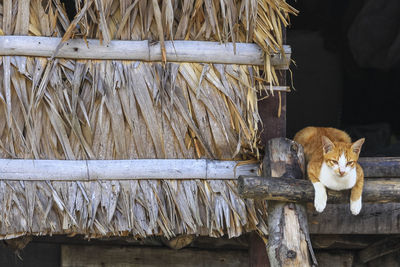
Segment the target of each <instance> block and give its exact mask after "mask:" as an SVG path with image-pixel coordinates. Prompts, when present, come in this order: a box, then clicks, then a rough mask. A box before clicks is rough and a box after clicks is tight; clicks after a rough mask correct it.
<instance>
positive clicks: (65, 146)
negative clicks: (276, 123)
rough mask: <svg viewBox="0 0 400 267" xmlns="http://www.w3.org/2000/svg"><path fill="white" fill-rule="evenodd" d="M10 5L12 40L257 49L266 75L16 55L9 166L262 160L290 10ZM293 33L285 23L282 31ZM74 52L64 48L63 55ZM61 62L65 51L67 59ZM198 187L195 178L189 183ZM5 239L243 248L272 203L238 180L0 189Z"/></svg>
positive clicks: (5, 17)
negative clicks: (198, 239) (71, 9)
mask: <svg viewBox="0 0 400 267" xmlns="http://www.w3.org/2000/svg"><path fill="white" fill-rule="evenodd" d="M76 7H77V10H78V12H77V15H76V17H75V19H74V20H73V21H72V22H70V21H69V19H68V17H67V15H66V12H65V10H64V8H63V5H62V4H61V3H60V2H59V0H54V1H47V0H45V1H36V0H31V1H18V2H17V1H9V0H4V1H3V2H2V3H0V34H2V35H35V36H52V37H63V41H66V40H68V39H70V38H97V39H101V40H102V41H103V42H104V44H107V43H109V42H110V40H112V39H122V40H144V39H149V40H154V41H160V43H161V45H162V44H163V42H164V40H178V39H184V40H214V41H215V40H216V41H221V42H229V41H230V42H239V41H241V42H255V43H257V44H258V45H260V46H261V47H262V48H263V50H264V51H265V53H266V61H265V62H266V66H265V68H264V70H265V74H266V76H265V77H257V75H256V73H258V72H259V69H258V67H255V66H239V65H218V64H214V65H211V64H198V63H196V64H194V63H181V64H175V63H165V62H164V63H162V62H160V63H156V62H154V63H145V62H129V61H111V60H109V61H100V60H85V61H83V60H72V59H48V58H38V57H36V58H34V57H21V56H4V57H2V58H1V62H0V118H1V119H0V157H2V158H28V159H30V158H32V159H33V158H34V159H136V158H201V157H207V158H214V159H236V160H247V159H257V158H258V156H259V155H258V149H259V143H258V135H259V130H260V129H259V128H258V123H259V116H258V112H257V92H258V91H259V90H261V89H263V88H264V87H263V83H264V78H265V79H266V80H267V81H269V82H270V83H271V84H276V82H275V81H277V79H276V74H275V71H274V68H273V67H272V66H271V64H270V62H269V60H268V58H269V53H270V52H271V51H274V50H279V49H282V34H281V27H282V26H281V25H282V24H283V26H286V25H287V20H288V13H293V12H295V10H293V9H292V8H291V7H290V6H289V5H287V4H286V3H285V1H283V0H275V1H272V0H264V1H263V0H259V1H221V2H219V1H210V0H206V1H194V0H187V1H186V0H185V1H172V0H164V1H143V0H141V1H138V0H135V1H133V0H132V1H130V0H127V1H101V0H95V1H92V0H87V1H84V2H80V1H76ZM281 23H282V24H281ZM62 45H63V43H60V47H61V46H62ZM56 52H57V51H55V53H56ZM188 178H190V177H188ZM0 207H1V212H0V237H2V238H7V237H12V236H17V235H22V234H26V233H30V234H58V233H60V234H61V233H71V234H72V233H74V234H86V235H91V236H106V235H127V234H132V235H134V236H136V237H145V236H148V235H164V236H166V237H171V236H174V235H176V234H183V233H194V234H202V235H210V236H219V235H222V234H224V233H227V234H228V235H229V236H238V235H240V234H242V233H243V232H246V231H251V230H254V229H259V230H260V231H262V232H265V231H266V230H265V224H264V223H263V220H262V214H263V212H262V211H263V209H264V208H265V207H264V204H261V205H260V206H259V207H258V208H256V207H255V204H254V202H253V201H250V200H248V201H243V200H242V199H240V198H239V196H238V194H237V190H236V182H235V181H233V180H232V181H206V180H187V181H173V180H168V181H162V180H158V181H146V180H139V181H112V182H81V183H79V182H78V183H77V182H55V181H47V182H19V181H15V182H4V181H0Z"/></svg>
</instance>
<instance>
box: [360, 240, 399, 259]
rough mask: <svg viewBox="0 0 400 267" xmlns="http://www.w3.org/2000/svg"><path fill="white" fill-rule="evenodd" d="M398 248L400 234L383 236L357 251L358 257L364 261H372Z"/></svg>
mask: <svg viewBox="0 0 400 267" xmlns="http://www.w3.org/2000/svg"><path fill="white" fill-rule="evenodd" d="M399 250H400V236H391V237H387V238H384V239H382V240H380V241H378V242H376V243H374V244H371V245H370V246H368V247H367V248H365V249H363V250H361V251H360V252H359V253H358V257H359V258H360V260H361V261H362V262H364V263H366V262H369V261H372V260H374V259H376V258H379V257H382V256H384V255H387V254H390V253H393V252H395V251H399Z"/></svg>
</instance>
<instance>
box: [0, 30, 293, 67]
mask: <svg viewBox="0 0 400 267" xmlns="http://www.w3.org/2000/svg"><path fill="white" fill-rule="evenodd" d="M60 42H61V38H55V37H37V36H0V56H38V57H52V56H55V57H59V58H73V59H103V60H107V59H109V60H140V61H161V60H162V55H161V48H160V45H161V44H160V43H158V42H155V43H151V42H149V41H148V40H143V41H122V40H114V41H111V42H110V43H109V44H107V45H105V44H102V43H101V42H100V40H95V39H88V40H87V41H85V40H83V39H71V40H68V41H67V42H65V43H64V45H63V46H62V47H61V49H60V50H59V51H58V53H57V54H56V55H53V54H54V51H56V47H57V46H58V44H59V43H60ZM235 45H236V50H235V49H234V47H235V46H234V44H233V43H226V44H221V43H219V42H207V41H179V40H176V41H165V51H166V57H167V61H169V62H199V63H201V62H204V63H220V64H245V65H261V66H263V65H264V59H263V51H262V49H261V48H260V47H259V46H258V45H256V44H253V43H236V44H235ZM284 50H285V53H286V54H285V56H281V55H280V54H279V53H277V54H274V55H272V57H271V63H272V65H276V66H277V68H281V69H287V68H288V66H289V64H290V54H291V49H290V47H289V46H284Z"/></svg>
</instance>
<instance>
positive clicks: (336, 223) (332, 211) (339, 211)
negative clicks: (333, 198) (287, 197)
mask: <svg viewBox="0 0 400 267" xmlns="http://www.w3.org/2000/svg"><path fill="white" fill-rule="evenodd" d="M307 213H308V223H309V227H310V233H311V234H324V235H325V234H328V235H331V234H349V235H350V234H351V235H354V234H357V235H359V234H366V235H382V234H400V223H399V218H400V203H373V204H372V203H363V206H362V209H361V212H360V214H358V215H357V216H354V215H353V214H351V212H350V203H346V204H328V205H327V206H326V208H325V210H324V211H323V212H322V213H318V212H317V211H316V210H315V208H314V205H313V204H312V203H308V205H307Z"/></svg>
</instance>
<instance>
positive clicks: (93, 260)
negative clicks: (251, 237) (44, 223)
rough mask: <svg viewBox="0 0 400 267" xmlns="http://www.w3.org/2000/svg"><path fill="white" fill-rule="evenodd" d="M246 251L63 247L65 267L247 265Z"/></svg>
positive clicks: (62, 260)
mask: <svg viewBox="0 0 400 267" xmlns="http://www.w3.org/2000/svg"><path fill="white" fill-rule="evenodd" d="M248 262H249V255H248V252H247V251H246V250H201V249H182V250H179V251H176V250H172V249H168V248H149V247H142V246H131V247H128V246H119V247H115V246H90V245H87V246H66V245H62V246H61V264H60V266H62V267H67V266H68V267H70V266H126V267H131V266H132V267H133V266H147V267H152V266H163V267H186V266H210V267H212V266H221V267H224V266H226V267H236V266H237V267H240V266H246V265H248Z"/></svg>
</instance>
